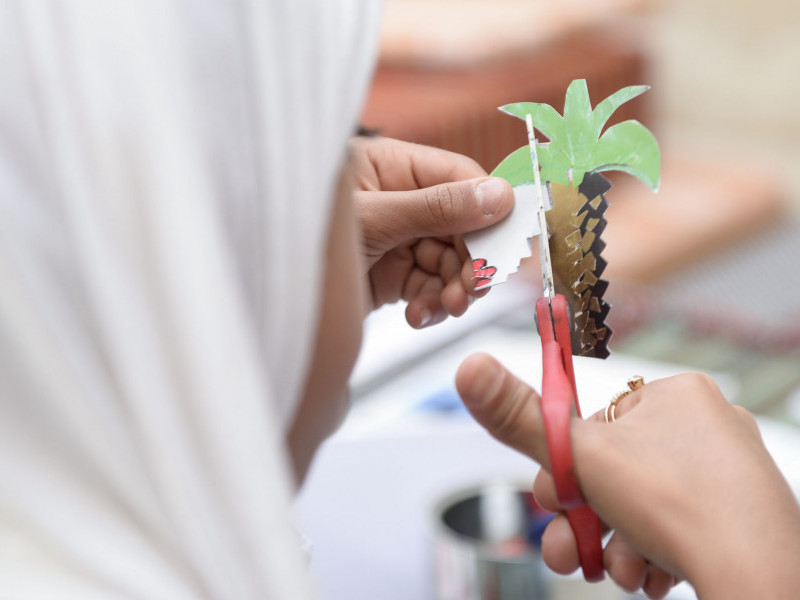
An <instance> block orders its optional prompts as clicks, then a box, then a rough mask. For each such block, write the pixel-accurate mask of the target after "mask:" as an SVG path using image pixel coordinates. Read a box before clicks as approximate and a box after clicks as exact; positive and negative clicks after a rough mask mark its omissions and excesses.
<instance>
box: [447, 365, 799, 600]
mask: <svg viewBox="0 0 800 600" xmlns="http://www.w3.org/2000/svg"><path fill="white" fill-rule="evenodd" d="M456 385H457V387H458V390H459V393H460V394H461V396H462V398H463V400H464V403H465V404H466V406H467V407H468V408H469V410H470V411H471V412H472V414H473V416H474V417H475V418H476V420H477V421H478V422H479V423H481V424H482V425H483V426H484V427H485V428H486V429H487V430H488V431H489V432H490V433H491V434H492V435H494V436H495V437H496V438H497V439H499V440H500V441H502V442H503V443H505V444H507V445H509V446H511V447H513V448H515V449H517V450H519V451H520V452H522V453H524V454H526V455H528V456H530V457H531V458H533V459H535V460H536V461H538V462H539V463H540V464H542V466H543V469H542V470H541V471H540V474H539V476H538V477H537V480H536V482H535V484H534V493H535V495H536V498H537V500H538V501H539V502H540V504H542V505H543V506H544V507H545V508H546V509H549V510H553V511H556V510H557V502H556V497H555V488H554V485H553V481H552V477H551V476H550V474H549V472H547V469H548V466H549V462H548V454H547V443H546V441H545V437H544V428H543V424H542V418H541V412H540V399H539V396H538V395H537V394H536V393H535V392H534V391H533V390H531V389H530V388H529V387H528V386H527V385H525V384H524V383H523V382H521V381H520V380H519V379H517V378H516V377H515V376H513V375H512V374H510V373H509V372H508V371H506V370H505V369H504V368H503V367H502V366H501V365H500V364H499V363H497V361H495V360H494V359H492V358H491V357H489V356H486V355H475V356H472V357H470V358H468V359H467V360H466V361H465V362H464V363H463V364H462V366H461V368H460V369H459V372H458V375H457V377H456ZM616 415H617V420H616V421H615V422H613V423H611V424H606V423H605V422H604V420H603V415H602V414H599V415H594V416H592V417H590V418H589V419H587V420H586V421H581V420H579V419H576V420H575V421H574V423H573V428H572V445H573V453H574V456H575V468H576V472H577V475H578V480H579V483H580V486H581V490H582V492H583V494H584V497H585V498H586V499H587V500H588V502H589V504H590V505H591V506H592V507H593V508H594V509H595V511H596V512H597V513H598V515H599V516H600V518H601V520H602V521H603V522H604V523H605V526H606V527H607V529H609V530H613V531H614V533H613V535H612V537H611V539H610V541H609V543H608V544H607V545H606V547H605V550H604V557H603V558H604V564H605V567H606V569H607V571H608V573H609V574H610V576H611V577H612V579H614V580H615V581H616V582H617V583H618V584H619V585H620V586H621V587H623V588H625V589H627V590H630V591H634V590H636V589H638V588H643V589H644V591H645V592H646V593H647V594H648V595H649V596H650V597H652V598H660V597H663V596H664V595H665V594H666V593H667V591H668V590H669V589H670V587H671V586H672V585H673V584H674V582H675V581H677V580H679V579H687V580H688V581H689V582H690V583H692V584H693V585H694V586H695V589H696V591H697V592H698V594H699V597H700V598H703V599H709V598H710V599H714V598H752V597H758V596H763V597H769V598H790V597H796V594H797V590H798V589H800V569H798V568H797V565H800V508H798V504H797V501H796V500H795V498H794V496H793V494H792V492H791V490H790V489H789V487H788V485H787V483H786V481H785V480H784V478H783V477H782V475H781V474H780V472H779V471H778V469H777V467H776V465H775V463H774V462H773V460H772V458H771V457H770V455H769V453H768V452H767V450H766V448H765V447H764V444H763V442H762V440H761V437H760V434H759V431H758V428H757V426H756V424H755V421H754V420H753V418H752V417H751V416H750V415H749V413H747V412H746V411H744V410H743V409H741V408H739V407H736V406H732V405H730V404H729V403H728V402H727V401H726V400H725V398H724V397H723V396H722V394H721V393H720V391H719V389H718V388H717V387H716V385H715V384H714V383H713V381H712V380H711V379H709V378H708V377H705V376H703V375H698V374H684V375H680V376H676V377H672V378H669V379H663V380H658V381H653V382H650V383H647V384H646V385H645V386H644V387H643V388H641V389H639V390H637V391H636V392H633V393H631V394H630V395H628V396H626V397H625V398H624V399H622V400H621V401H620V403H619V405H618V408H617V412H616ZM542 544H543V545H542V553H543V557H544V559H545V562H546V563H547V564H548V565H549V566H550V567H551V568H552V569H553V570H554V571H556V572H558V573H569V572H572V571H574V570H575V569H577V568H578V566H579V564H578V556H577V548H576V544H575V539H574V536H573V534H572V531H571V529H570V527H569V524H568V522H567V520H566V518H565V517H564V516H563V515H558V516H556V518H555V519H554V520H553V521H552V522H551V524H550V526H549V527H548V529H547V530H546V532H545V534H544V537H543V540H542Z"/></svg>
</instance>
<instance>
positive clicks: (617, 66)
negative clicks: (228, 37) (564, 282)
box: [298, 0, 800, 600]
mask: <svg viewBox="0 0 800 600" xmlns="http://www.w3.org/2000/svg"><path fill="white" fill-rule="evenodd" d="M798 23H800V5H798V4H797V3H795V2H790V1H789V0H761V1H760V2H745V1H744V0H732V1H727V2H723V1H722V0H673V1H671V2H667V1H658V0H559V1H557V2H556V1H553V0H388V2H387V3H386V10H385V17H384V26H383V34H382V45H381V55H380V60H379V63H378V67H377V70H376V73H375V78H374V85H373V87H372V90H371V92H370V95H369V98H368V100H367V103H366V106H365V109H364V112H363V116H362V124H363V125H364V126H366V127H368V128H372V129H375V130H377V131H379V132H380V133H381V134H383V135H387V136H392V137H396V138H400V139H405V140H409V141H414V142H420V143H425V144H430V145H434V146H438V147H441V148H446V149H449V150H453V151H456V152H460V153H463V154H466V155H468V156H471V157H473V158H474V159H475V160H477V161H478V162H480V163H481V164H482V165H483V166H484V168H486V169H487V171H491V170H492V169H493V168H494V167H495V166H496V165H497V164H498V163H499V162H500V161H501V160H502V159H503V158H504V157H505V156H506V155H507V154H508V153H510V152H512V151H513V150H515V149H517V148H518V147H520V146H523V145H525V144H526V143H527V139H526V134H525V128H524V126H521V125H520V123H519V121H517V120H516V119H513V118H511V117H508V116H505V115H503V114H501V113H500V112H498V111H497V107H498V106H500V105H502V104H506V103H510V102H517V101H535V102H546V103H548V104H551V105H552V106H554V107H555V108H556V109H557V110H558V111H559V112H561V110H562V108H563V102H564V93H565V91H566V88H567V85H568V84H569V82H570V81H572V80H573V79H576V78H585V79H586V80H587V82H588V87H589V93H590V96H591V99H592V103H593V105H594V104H596V103H597V102H599V101H601V100H602V99H603V98H605V97H606V96H608V95H609V94H611V93H612V92H614V91H616V90H618V89H619V88H621V87H624V86H626V85H634V84H648V85H650V86H651V89H650V90H649V91H648V92H647V93H645V94H643V95H642V96H639V97H638V98H636V99H634V100H633V101H631V102H629V103H627V104H625V105H624V106H623V107H621V108H620V109H619V110H618V111H617V113H615V115H614V116H613V118H612V120H611V123H614V122H618V121H621V120H625V119H630V118H635V119H637V120H639V121H641V122H642V123H643V124H644V125H646V126H647V127H648V128H649V129H651V130H652V131H653V132H654V133H655V135H656V137H657V138H658V139H659V142H660V144H661V148H662V181H661V186H660V189H659V192H658V194H657V195H653V194H652V193H651V192H650V190H649V189H648V188H647V187H646V186H644V185H643V184H642V183H640V182H639V181H638V180H635V179H633V178H632V177H629V176H627V175H616V174H611V176H610V179H611V180H612V182H613V185H614V186H613V188H612V189H611V191H610V192H609V193H608V194H607V198H608V200H609V203H610V207H609V209H608V211H607V213H606V219H607V221H608V225H607V228H606V230H605V232H604V234H603V239H604V241H605V242H606V244H607V247H606V249H605V250H604V252H603V258H605V260H607V261H608V268H607V269H606V271H605V273H604V276H605V278H606V279H608V280H609V281H610V287H609V290H608V292H607V294H606V298H607V299H608V300H609V301H610V303H611V304H612V305H613V308H612V310H611V314H610V316H609V318H608V322H609V324H610V325H611V327H612V329H613V330H614V336H613V338H612V340H611V343H610V344H609V346H610V348H611V351H612V356H611V357H610V358H609V359H607V360H606V361H597V360H595V359H585V360H577V362H576V374H577V377H578V380H579V382H578V386H579V396H581V401H582V406H583V410H584V413H586V412H590V411H593V410H597V409H599V408H602V406H603V405H604V404H605V402H606V401H607V400H608V399H609V397H610V396H611V395H612V394H613V393H614V392H615V391H618V389H620V388H622V387H624V382H625V380H626V379H627V377H628V376H630V375H632V374H633V373H634V372H641V374H643V375H645V377H646V379H654V378H657V377H660V376H664V375H668V374H670V373H674V372H680V371H685V370H687V369H692V370H702V371H705V372H709V373H711V374H712V375H714V376H715V377H716V378H717V380H718V381H719V382H720V385H721V386H722V387H723V389H724V391H725V392H726V394H727V395H728V397H729V398H730V399H731V401H732V402H735V403H738V404H741V405H743V406H745V407H747V408H748V409H750V410H752V411H753V412H755V413H756V414H757V415H759V418H760V419H761V424H762V429H763V431H764V432H765V438H766V439H767V443H768V445H769V446H770V449H771V450H772V451H773V453H774V455H775V456H776V459H777V460H778V462H779V465H780V466H781V467H782V468H783V469H784V472H785V473H786V474H787V477H788V478H789V480H790V483H791V484H792V486H793V488H794V489H795V490H796V491H800V471H799V469H800V465H798V464H797V463H798V462H800V461H797V460H796V458H795V457H796V456H797V455H798V453H800V439H798V438H800V436H798V435H797V434H796V428H797V427H798V426H800V269H798V268H797V263H798V257H800V225H799V224H798V219H800V117H798V114H797V109H796V99H797V98H798V97H800V58H799V57H800V37H798V36H797V34H796V29H797V25H798ZM539 285H540V284H539V283H538V261H532V262H530V261H529V263H528V264H523V268H522V269H521V272H520V274H518V275H517V276H515V277H512V279H511V280H510V281H509V282H508V283H506V284H503V285H501V286H498V287H496V288H494V289H493V290H492V292H491V293H490V294H489V295H488V296H487V297H486V299H484V300H482V301H480V302H478V303H476V305H475V306H474V307H473V308H472V309H471V310H470V311H469V313H468V314H467V315H465V316H464V317H462V318H460V319H449V320H448V321H447V322H445V323H444V324H442V325H439V326H436V327H434V328H432V329H431V330H426V331H412V330H410V329H409V328H408V327H407V326H406V325H405V323H404V320H403V315H402V312H403V308H404V307H402V306H392V307H386V308H385V309H383V310H381V311H378V312H377V313H376V314H374V315H373V316H372V317H371V318H370V319H369V321H368V323H367V336H366V342H365V347H364V350H363V352H362V356H361V358H360V361H359V364H358V366H357V369H356V373H355V375H354V378H353V396H354V407H353V411H352V414H351V416H350V418H349V420H348V421H347V422H346V423H345V425H344V427H343V428H342V430H341V431H340V432H339V433H338V434H337V435H336V436H335V437H334V438H333V439H332V440H331V441H330V442H329V443H328V444H327V445H326V446H325V447H324V449H323V452H322V453H321V455H320V457H319V459H318V460H317V462H316V463H315V465H314V469H313V470H312V473H311V478H310V481H309V483H308V485H307V486H306V488H305V490H304V492H303V495H302V496H301V500H300V503H299V505H298V514H299V515H300V520H301V523H303V524H305V531H306V532H307V534H308V535H309V536H310V537H311V538H312V541H313V543H314V545H315V549H314V551H313V552H312V556H313V557H314V558H313V559H312V565H314V567H315V569H316V572H317V575H318V579H319V580H320V585H321V588H322V589H323V597H325V598H329V599H334V600H338V599H339V598H362V597H363V598H368V597H370V598H371V597H380V598H395V597H396V598H410V597H413V598H438V597H444V596H442V595H441V594H440V595H438V596H437V595H436V592H435V591H434V590H435V587H436V586H435V585H434V582H436V581H438V578H439V577H440V570H441V569H440V568H439V567H438V566H437V565H438V563H437V562H436V560H435V559H436V553H435V551H434V550H432V548H434V547H435V546H436V543H435V542H436V539H435V538H436V535H435V533H433V531H434V530H435V527H432V526H431V512H432V506H434V505H435V504H436V502H437V501H439V500H440V499H441V498H442V497H444V496H446V495H447V494H449V493H452V492H453V491H455V490H457V489H459V488H460V487H466V486H470V485H473V486H474V485H476V484H481V483H482V482H485V481H488V480H493V479H497V478H503V479H507V480H510V479H513V480H514V481H520V480H522V481H532V478H533V475H534V474H535V465H534V466H532V465H531V464H530V463H529V462H527V461H524V460H522V459H521V458H520V457H516V456H515V455H513V456H510V453H509V452H508V451H504V450H503V449H501V448H497V447H496V446H497V444H494V443H493V442H492V441H491V440H488V439H486V437H485V436H484V435H483V434H482V432H481V431H479V430H477V429H476V428H475V426H474V424H473V423H471V421H470V419H469V417H467V416H465V415H464V414H463V411H462V410H460V409H459V406H460V404H459V402H458V399H457V397H456V396H455V393H454V390H453V385H452V378H453V375H454V373H455V370H456V368H457V365H458V364H459V362H460V360H462V359H463V358H464V357H465V356H466V355H467V354H469V353H471V352H473V351H476V350H482V351H489V352H491V353H493V354H495V355H497V356H498V358H500V359H501V361H503V362H505V363H506V364H508V365H509V366H510V367H511V368H512V370H514V371H515V372H516V373H517V374H518V375H520V376H521V377H523V378H524V379H526V380H528V381H529V382H530V383H531V384H532V385H533V386H534V387H538V384H539V382H540V380H541V372H540V371H539V370H538V369H540V367H539V366H538V364H537V363H538V362H540V358H539V355H538V347H537V346H538V344H539V340H538V337H537V335H536V333H535V327H534V324H533V314H532V313H533V310H532V303H533V300H534V299H535V298H536V297H537V296H538V294H539V293H540V290H539V289H538V288H537V286H539ZM343 539H344V540H346V541H347V542H346V547H347V548H350V551H346V550H344V549H343V547H342V544H341V541H342V540H343ZM329 541H330V544H329V543H328V542H329ZM362 546H366V547H368V548H372V549H371V550H370V551H368V552H364V551H363V550H358V548H360V547H362ZM348 565H349V566H348ZM353 565H357V567H353ZM554 581H555V580H554ZM551 583H552V586H551V588H550V592H549V595H548V596H546V597H550V598H560V597H563V598H575V599H578V598H583V597H587V598H588V597H592V598H622V597H626V596H624V595H622V593H621V592H620V591H619V590H617V589H616V588H615V587H614V586H613V585H604V586H601V587H599V588H598V587H591V586H585V585H584V584H583V583H582V582H581V581H579V579H573V580H570V579H567V580H564V579H559V580H558V582H557V583H554V582H551ZM559 586H560V587H559ZM453 597H462V598H467V597H471V596H466V595H463V594H462V595H461V596H453ZM671 597H674V598H694V595H693V593H692V591H691V590H690V589H686V587H681V588H680V589H678V590H676V591H675V592H673V594H672V595H671Z"/></svg>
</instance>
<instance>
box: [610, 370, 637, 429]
mask: <svg viewBox="0 0 800 600" xmlns="http://www.w3.org/2000/svg"><path fill="white" fill-rule="evenodd" d="M643 385H644V377H642V376H641V375H634V376H633V377H631V378H630V379H628V389H627V390H623V391H621V392H617V393H616V394H614V397H613V398H611V400H609V402H608V404H606V409H605V411H604V412H603V416H604V417H605V420H606V423H613V422H614V421H616V420H617V404H618V403H619V401H620V400H622V399H623V398H624V397H625V396H627V395H628V394H630V393H631V392H633V391H634V390H638V389H639V388H640V387H642V386H643Z"/></svg>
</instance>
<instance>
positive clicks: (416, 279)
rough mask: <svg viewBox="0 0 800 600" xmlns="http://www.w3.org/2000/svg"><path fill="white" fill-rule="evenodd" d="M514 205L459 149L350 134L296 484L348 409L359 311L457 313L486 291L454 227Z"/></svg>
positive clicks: (300, 415)
mask: <svg viewBox="0 0 800 600" xmlns="http://www.w3.org/2000/svg"><path fill="white" fill-rule="evenodd" d="M487 184H488V185H487ZM513 204H514V196H513V192H512V190H511V186H510V185H509V184H508V182H506V181H505V180H503V179H498V178H490V177H487V176H486V172H485V171H484V170H483V169H482V168H481V167H480V166H479V165H478V164H477V163H476V162H475V161H473V160H471V159H469V158H467V157H465V156H462V155H459V154H454V153H452V152H447V151H444V150H437V149H435V148H430V147H427V146H420V145H417V144H410V143H407V142H401V141H397V140H393V139H388V138H383V137H374V138H354V139H353V140H352V143H351V148H350V159H349V169H348V171H347V172H346V173H345V175H343V181H342V184H341V186H340V191H339V194H338V197H337V199H336V202H335V205H334V207H333V211H332V214H331V225H330V229H329V237H328V242H327V249H326V259H327V264H326V266H325V270H324V273H325V281H324V285H323V299H322V301H321V302H320V311H321V312H320V316H319V324H318V327H317V335H316V342H315V351H314V355H313V358H312V360H311V366H310V368H309V371H308V376H307V379H306V387H305V391H304V393H303V397H302V399H301V401H300V404H299V406H298V410H297V413H296V415H295V418H294V421H293V423H292V426H291V428H290V430H289V432H288V436H287V445H288V448H289V454H290V457H291V460H292V466H293V469H294V474H295V479H296V481H297V482H298V484H300V483H302V481H303V479H304V477H305V474H306V472H307V470H308V467H309V464H310V462H311V460H312V458H313V455H314V452H315V451H316V449H317V447H318V446H319V444H320V443H322V441H323V440H324V439H325V438H326V437H328V436H329V435H330V434H331V433H332V432H333V431H334V430H335V429H336V428H337V427H338V425H339V424H340V423H341V421H342V419H343V418H344V416H345V414H346V413H347V409H348V407H349V394H348V390H347V380H348V377H349V375H350V372H351V371H352V368H353V365H354V363H355V359H356V357H357V354H358V349H359V346H360V343H361V323H362V319H363V317H364V316H365V315H366V314H367V313H368V312H369V311H370V310H373V309H375V308H378V307H379V306H381V305H382V304H385V303H389V302H395V301H397V300H400V299H403V300H406V301H407V302H408V308H407V310H406V318H407V320H408V323H409V324H410V325H411V326H412V327H426V326H429V325H433V324H435V323H438V322H440V321H442V320H443V319H444V318H446V317H447V315H453V316H460V315H461V314H463V313H464V312H465V311H466V310H467V307H468V305H469V303H470V299H471V298H472V297H475V296H479V295H484V294H485V293H486V292H485V291H484V292H477V293H476V292H474V286H473V284H472V281H471V276H472V270H471V261H470V260H469V255H468V254H467V252H466V249H465V248H464V247H463V243H462V242H461V240H460V238H459V234H462V233H465V232H468V231H472V230H475V229H481V228H483V227H486V226H488V225H491V224H493V223H495V222H497V221H499V220H500V219H502V218H503V217H505V216H506V215H507V214H508V213H509V212H510V211H511V208H512V206H513Z"/></svg>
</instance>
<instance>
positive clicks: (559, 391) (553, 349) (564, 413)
mask: <svg viewBox="0 0 800 600" xmlns="http://www.w3.org/2000/svg"><path fill="white" fill-rule="evenodd" d="M525 121H526V125H527V128H528V144H529V146H530V150H531V161H532V163H533V176H534V182H535V184H536V190H537V196H538V201H539V206H538V210H537V215H538V219H539V231H540V233H539V258H540V261H541V266H542V286H543V287H542V297H541V298H539V299H538V300H537V301H536V322H537V324H538V326H539V335H540V337H541V340H542V417H543V420H544V427H545V436H546V438H547V450H548V453H549V455H550V470H551V473H552V475H553V481H554V483H555V487H556V497H557V499H558V504H559V507H560V508H561V509H562V510H564V511H565V512H566V514H567V519H568V520H569V524H570V527H571V528H572V531H573V533H574V534H575V539H576V541H577V545H578V557H579V559H580V563H581V569H582V570H583V576H584V578H585V579H586V581H600V580H602V579H603V577H604V574H605V569H604V568H603V546H602V531H601V528H600V519H599V518H598V516H597V515H596V514H595V512H594V511H593V510H592V509H591V507H590V506H589V505H588V504H586V500H585V499H584V498H583V495H582V494H581V491H580V487H579V486H578V479H577V476H576V474H575V464H574V460H573V455H572V443H571V436H570V429H571V427H570V425H571V421H572V417H573V415H575V416H577V417H580V416H581V413H580V406H579V405H578V391H577V388H576V386H575V370H574V368H573V365H572V342H571V338H570V333H571V331H572V323H571V321H570V315H569V309H568V306H567V299H566V298H565V297H564V296H563V295H561V294H557V293H556V292H555V284H554V280H553V265H552V262H551V259H550V242H549V240H548V234H547V221H546V219H545V205H544V197H543V195H542V186H541V178H540V175H539V160H538V157H537V151H536V137H535V136H534V131H533V122H532V120H531V116H530V115H527V117H526V119H525Z"/></svg>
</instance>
